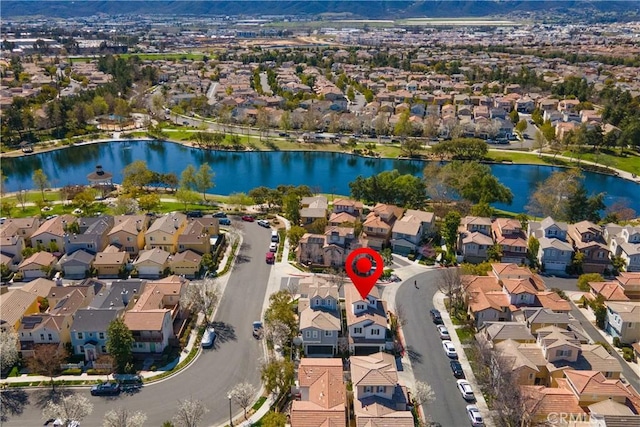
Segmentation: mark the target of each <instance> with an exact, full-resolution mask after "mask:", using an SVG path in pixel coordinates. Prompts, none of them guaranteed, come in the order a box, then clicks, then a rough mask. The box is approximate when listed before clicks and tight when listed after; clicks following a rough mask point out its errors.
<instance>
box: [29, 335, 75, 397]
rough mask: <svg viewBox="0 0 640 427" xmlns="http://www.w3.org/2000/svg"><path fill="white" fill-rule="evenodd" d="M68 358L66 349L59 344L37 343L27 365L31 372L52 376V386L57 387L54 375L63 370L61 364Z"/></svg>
mask: <svg viewBox="0 0 640 427" xmlns="http://www.w3.org/2000/svg"><path fill="white" fill-rule="evenodd" d="M66 358H67V352H66V350H65V349H64V348H62V347H59V346H58V344H36V345H35V346H34V347H33V356H32V357H30V358H28V359H27V366H28V367H29V370H30V371H31V372H36V373H38V374H40V375H45V376H47V377H49V378H51V388H52V389H55V383H54V382H53V377H55V376H56V375H57V374H58V373H59V372H60V371H61V370H62V369H61V368H60V365H61V364H62V363H65V361H66Z"/></svg>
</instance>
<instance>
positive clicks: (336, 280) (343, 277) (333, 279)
mask: <svg viewBox="0 0 640 427" xmlns="http://www.w3.org/2000/svg"><path fill="white" fill-rule="evenodd" d="M346 281H347V272H346V271H345V270H344V269H338V268H331V269H329V271H328V273H327V282H329V283H331V284H332V285H334V286H337V287H338V292H340V289H342V287H343V286H344V284H345V282H346Z"/></svg>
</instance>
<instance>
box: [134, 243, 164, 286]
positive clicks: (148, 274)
mask: <svg viewBox="0 0 640 427" xmlns="http://www.w3.org/2000/svg"><path fill="white" fill-rule="evenodd" d="M170 255H171V254H170V253H169V252H167V251H165V250H163V249H160V248H155V249H149V250H145V251H140V255H138V258H137V259H136V260H135V261H134V262H133V266H134V267H135V269H136V270H138V276H139V277H141V278H146V279H156V278H159V277H160V276H162V275H163V274H164V272H165V270H166V269H168V268H169V257H170Z"/></svg>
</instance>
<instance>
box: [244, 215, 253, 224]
mask: <svg viewBox="0 0 640 427" xmlns="http://www.w3.org/2000/svg"><path fill="white" fill-rule="evenodd" d="M242 220H243V221H247V222H253V221H254V220H255V219H254V218H253V217H252V216H251V215H242Z"/></svg>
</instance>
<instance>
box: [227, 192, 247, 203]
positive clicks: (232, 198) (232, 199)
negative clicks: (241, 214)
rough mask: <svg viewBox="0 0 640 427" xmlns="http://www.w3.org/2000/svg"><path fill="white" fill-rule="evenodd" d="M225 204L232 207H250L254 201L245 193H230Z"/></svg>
mask: <svg viewBox="0 0 640 427" xmlns="http://www.w3.org/2000/svg"><path fill="white" fill-rule="evenodd" d="M227 203H228V204H230V205H234V206H251V205H253V204H254V200H253V199H252V198H251V196H248V195H247V194H246V193H231V194H229V196H228V197H227Z"/></svg>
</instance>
